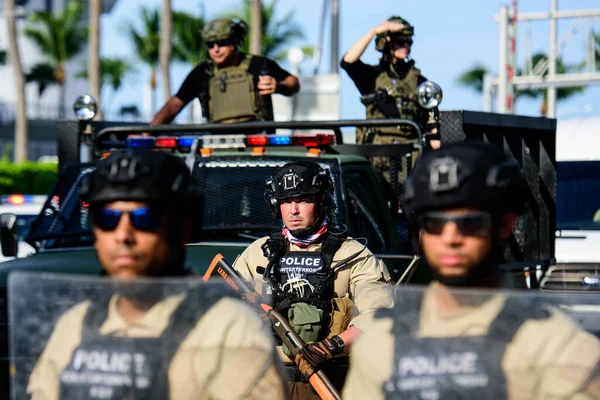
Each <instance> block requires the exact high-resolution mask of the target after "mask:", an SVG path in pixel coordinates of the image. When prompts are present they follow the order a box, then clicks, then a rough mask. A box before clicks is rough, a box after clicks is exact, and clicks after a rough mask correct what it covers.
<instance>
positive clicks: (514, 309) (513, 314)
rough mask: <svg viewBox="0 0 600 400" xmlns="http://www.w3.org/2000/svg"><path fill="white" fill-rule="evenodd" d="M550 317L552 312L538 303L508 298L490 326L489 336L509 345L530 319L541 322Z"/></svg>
mask: <svg viewBox="0 0 600 400" xmlns="http://www.w3.org/2000/svg"><path fill="white" fill-rule="evenodd" d="M525 310H527V311H525ZM549 317H550V312H549V311H548V310H545V309H544V308H543V307H542V305H541V304H539V303H537V302H534V304H526V302H524V301H520V300H519V299H516V298H508V299H506V301H505V303H504V306H503V307H502V310H500V312H499V313H498V315H497V316H496V319H494V321H493V322H492V323H491V324H490V326H489V328H488V336H489V337H492V338H494V339H497V340H501V341H503V342H506V343H508V342H510V341H512V339H513V337H514V336H515V334H516V333H517V331H518V330H519V328H520V327H521V325H523V323H524V322H525V321H527V320H529V319H537V320H541V319H546V318H549Z"/></svg>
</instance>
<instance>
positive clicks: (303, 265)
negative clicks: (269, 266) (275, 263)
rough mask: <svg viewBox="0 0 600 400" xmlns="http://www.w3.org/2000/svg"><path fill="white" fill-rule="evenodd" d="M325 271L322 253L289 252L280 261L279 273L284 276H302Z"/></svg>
mask: <svg viewBox="0 0 600 400" xmlns="http://www.w3.org/2000/svg"><path fill="white" fill-rule="evenodd" d="M322 269H323V260H322V259H321V253H314V252H313V253H307V252H289V253H287V254H286V255H284V256H283V257H281V259H280V260H279V271H280V272H281V274H282V275H285V274H288V275H290V276H301V277H303V278H306V275H307V274H314V273H317V272H320V271H321V270H322Z"/></svg>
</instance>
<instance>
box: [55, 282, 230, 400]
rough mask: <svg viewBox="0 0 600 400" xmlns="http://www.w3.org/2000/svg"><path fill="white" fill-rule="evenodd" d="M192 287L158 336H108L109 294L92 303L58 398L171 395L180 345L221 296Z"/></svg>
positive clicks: (147, 399)
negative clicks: (173, 364)
mask: <svg viewBox="0 0 600 400" xmlns="http://www.w3.org/2000/svg"><path fill="white" fill-rule="evenodd" d="M210 292H211V291H209V292H208V293H205V292H203V291H202V289H201V290H193V291H191V292H190V293H189V294H188V295H187V297H186V298H185V299H184V300H183V301H182V302H181V304H180V305H179V306H178V307H177V309H176V310H175V311H174V312H173V314H172V315H171V318H170V320H169V325H168V326H167V328H166V329H165V330H164V332H163V333H162V334H161V336H160V337H157V338H132V337H119V336H110V335H108V336H105V335H100V334H99V333H98V331H99V329H100V327H101V325H102V324H103V323H104V321H105V320H106V318H107V315H108V305H109V301H110V298H107V299H106V300H104V301H102V302H97V303H93V304H92V305H91V306H90V308H89V309H88V311H87V313H86V315H85V317H84V320H83V327H82V335H81V343H80V345H79V346H78V347H77V348H76V349H75V351H74V352H73V354H72V357H71V361H70V362H69V365H68V366H67V368H66V369H65V370H64V371H63V372H62V373H61V375H60V396H59V397H60V399H62V400H79V399H103V400H122V399H136V400H142V399H143V400H151V399H152V400H154V399H156V400H159V399H169V397H170V394H169V378H168V369H169V366H170V364H171V360H172V359H173V356H174V355H175V353H176V352H177V349H178V348H179V346H180V345H181V343H182V342H183V340H184V339H185V337H186V336H187V335H188V334H189V332H190V331H191V330H192V329H193V328H194V327H195V326H196V324H197V322H198V321H199V320H200V318H201V317H202V315H204V313H205V312H206V311H207V310H208V309H209V308H210V307H211V306H212V305H213V304H214V303H216V301H217V300H219V299H220V298H221V297H217V296H215V295H214V293H213V294H211V295H209V293H210Z"/></svg>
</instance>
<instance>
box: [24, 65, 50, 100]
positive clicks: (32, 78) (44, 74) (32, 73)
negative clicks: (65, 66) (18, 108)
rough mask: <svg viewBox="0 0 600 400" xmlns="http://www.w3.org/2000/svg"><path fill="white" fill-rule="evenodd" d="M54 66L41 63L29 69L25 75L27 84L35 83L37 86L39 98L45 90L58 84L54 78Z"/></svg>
mask: <svg viewBox="0 0 600 400" xmlns="http://www.w3.org/2000/svg"><path fill="white" fill-rule="evenodd" d="M55 69H56V65H54V64H52V63H47V62H42V63H39V64H36V65H34V66H33V67H31V70H29V72H28V73H27V74H25V81H26V82H27V83H35V84H37V86H38V96H41V95H42V94H43V93H44V91H45V90H46V88H47V87H48V86H51V85H57V84H58V82H57V81H56V78H55V77H54V70H55Z"/></svg>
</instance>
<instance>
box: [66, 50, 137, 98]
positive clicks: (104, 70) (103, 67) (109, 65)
mask: <svg viewBox="0 0 600 400" xmlns="http://www.w3.org/2000/svg"><path fill="white" fill-rule="evenodd" d="M88 70H89V68H88V69H87V70H83V71H81V72H79V73H78V74H77V77H78V78H82V79H88ZM133 71H134V68H133V67H132V66H131V64H130V63H128V62H127V61H126V60H124V59H122V58H105V57H102V58H100V77H101V79H100V93H102V88H103V87H104V85H108V86H110V88H111V89H112V91H113V96H112V98H111V101H103V103H104V104H112V103H113V100H114V95H115V94H116V93H117V92H118V90H119V89H120V88H121V87H122V86H123V82H124V81H125V77H126V76H127V75H128V74H130V73H132V72H133ZM101 97H102V96H101ZM104 100H106V98H104ZM105 108H106V109H108V107H105Z"/></svg>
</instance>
